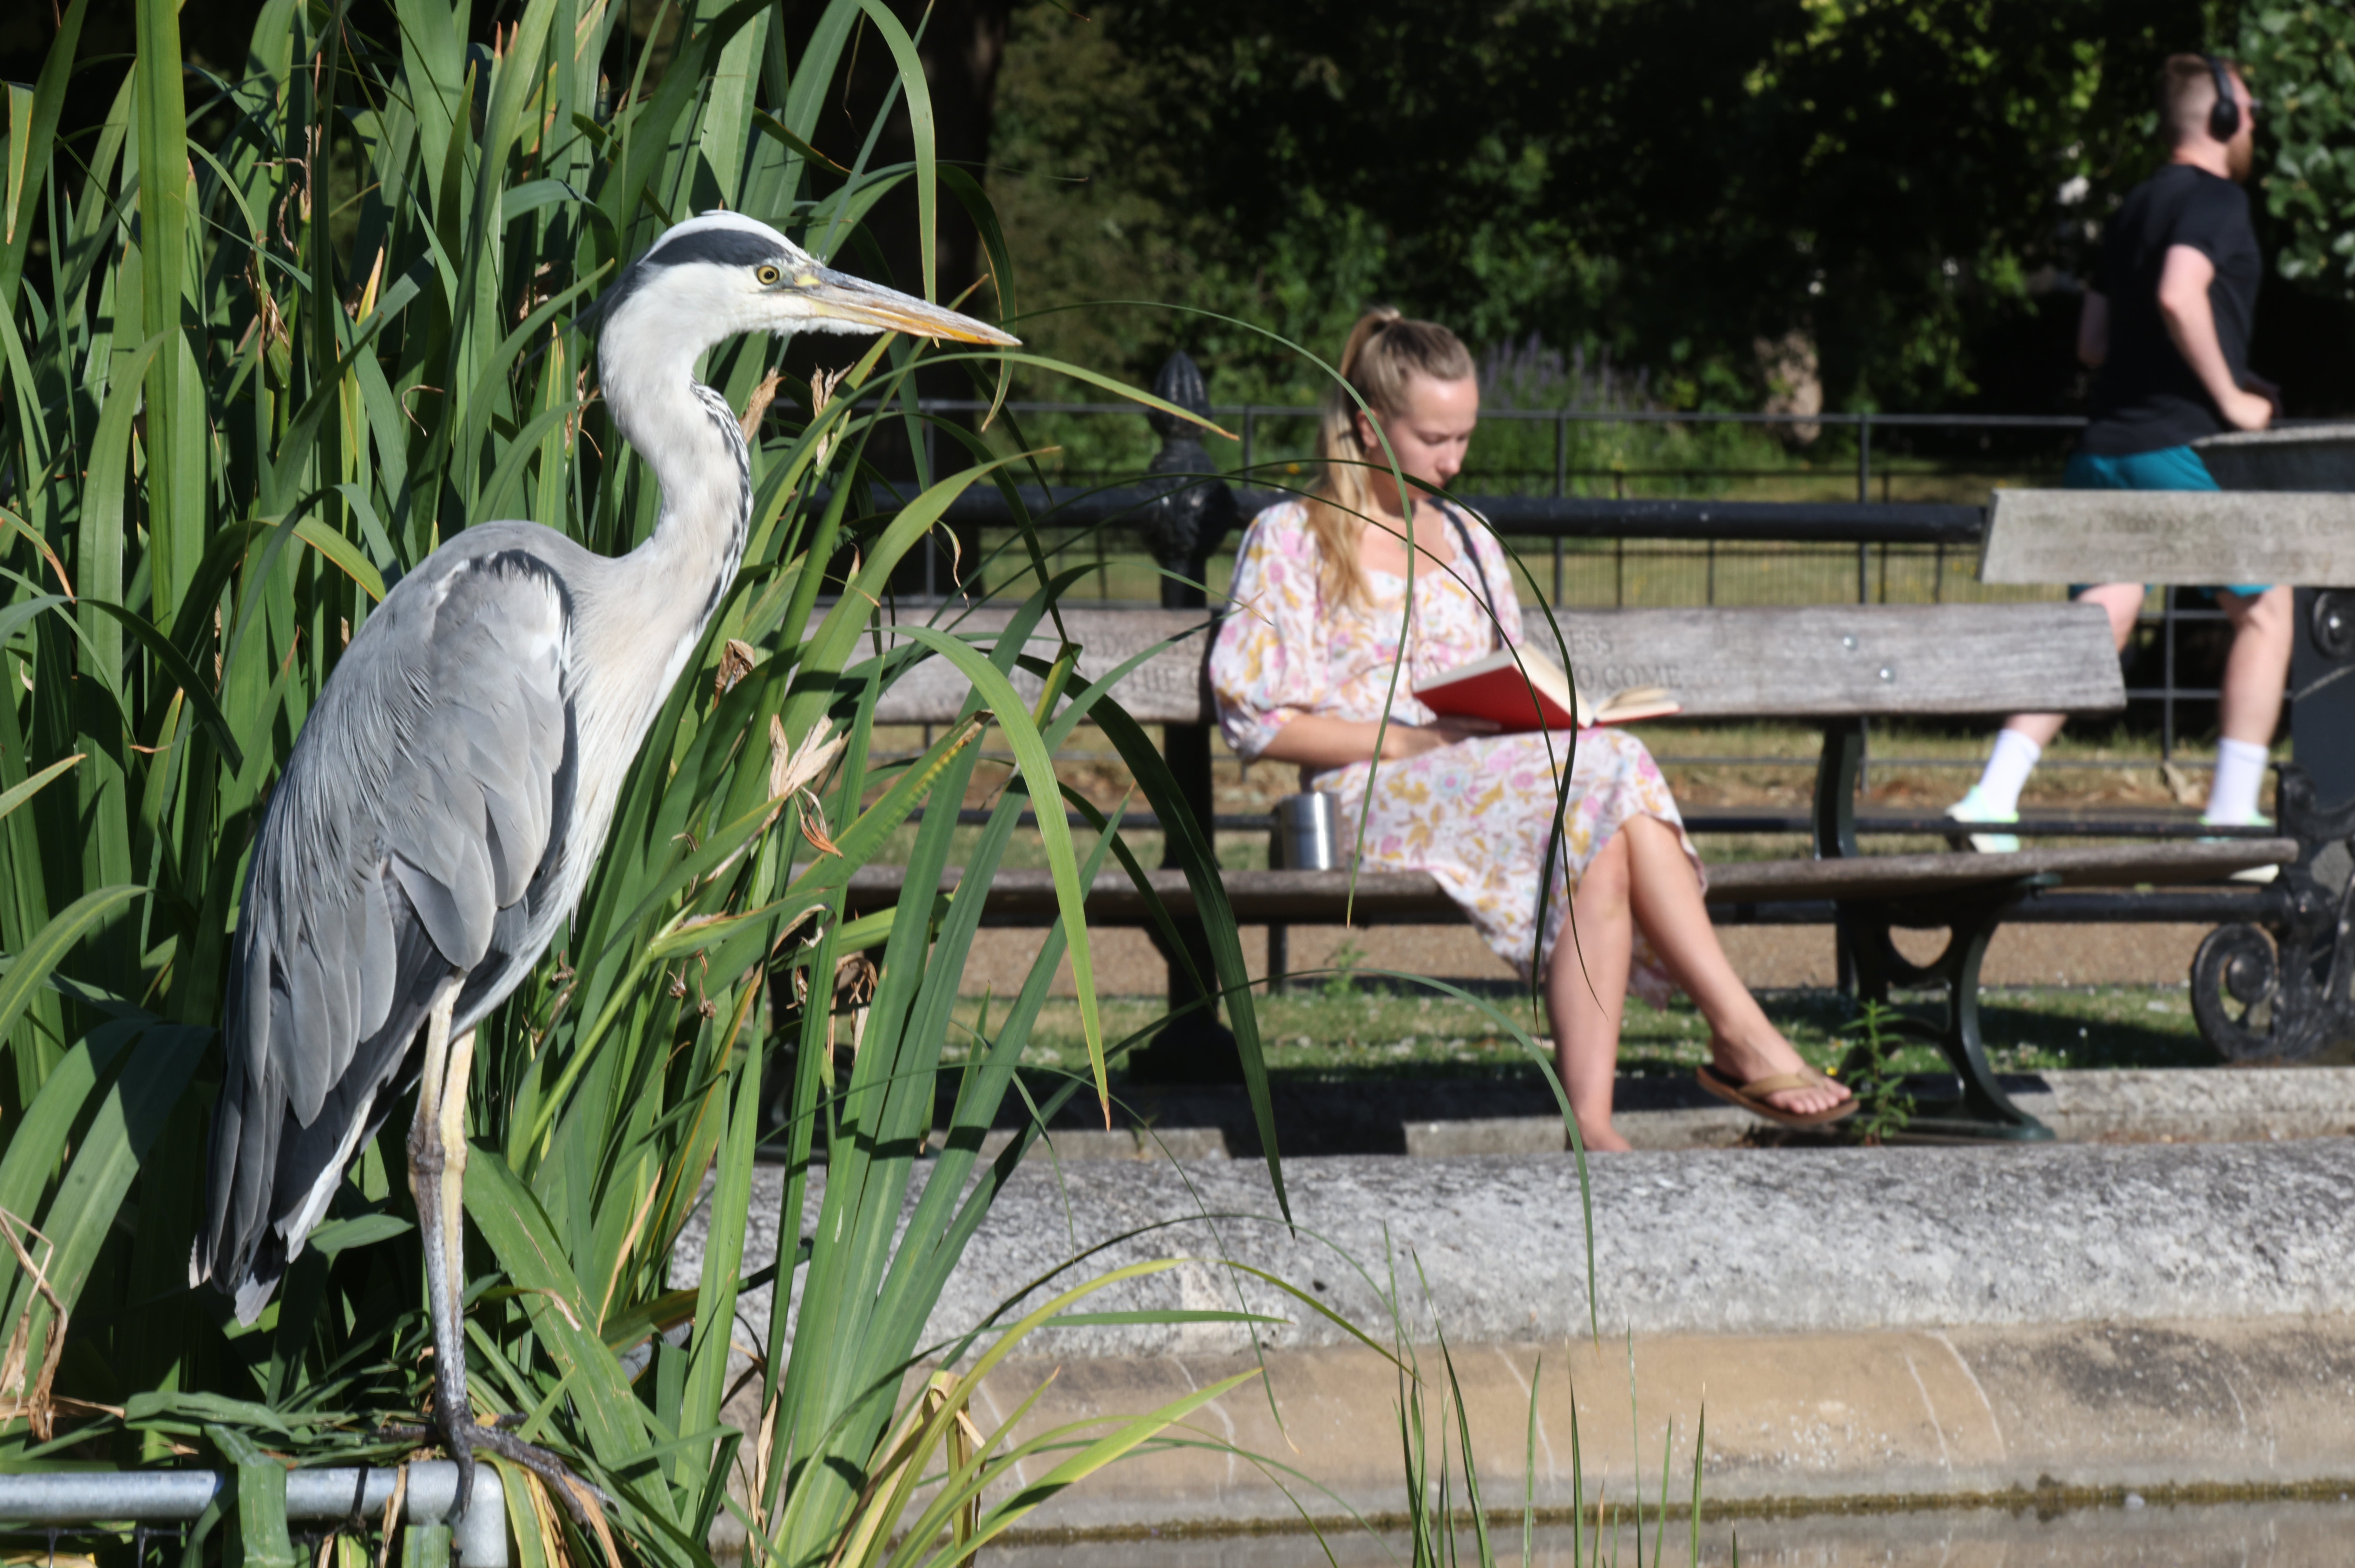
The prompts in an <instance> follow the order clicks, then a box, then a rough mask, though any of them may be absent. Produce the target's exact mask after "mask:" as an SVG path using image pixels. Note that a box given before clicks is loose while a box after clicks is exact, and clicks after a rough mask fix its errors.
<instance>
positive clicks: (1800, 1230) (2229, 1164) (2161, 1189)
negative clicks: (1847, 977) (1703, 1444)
mask: <svg viewBox="0 0 2355 1568" xmlns="http://www.w3.org/2000/svg"><path fill="white" fill-rule="evenodd" d="M1591 1169H1592V1176H1593V1179H1592V1188H1591V1191H1592V1206H1593V1238H1594V1244H1593V1259H1592V1264H1591V1268H1592V1279H1593V1286H1594V1291H1595V1296H1594V1302H1595V1309H1594V1313H1593V1317H1594V1318H1595V1319H1596V1320H1598V1321H1599V1322H1600V1325H1601V1327H1602V1328H1603V1331H1604V1332H1605V1333H1607V1334H1617V1333H1620V1332H1622V1331H1624V1330H1628V1329H1632V1330H1633V1331H1635V1332H1636V1333H1638V1334H1762V1333H1865V1332H1880V1331H1884V1330H1890V1329H1901V1328H1902V1329H1912V1328H1923V1329H1929V1328H1966V1327H1976V1326H1990V1327H1992V1326H2009V1325H2055V1324H2063V1323H2097V1322H2128V1323H2131V1322H2147V1321H2190V1322H2210V1321H2235V1320H2251V1319H2257V1318H2268V1317H2308V1316H2314V1315H2324V1316H2327V1315H2330V1314H2335V1313H2338V1312H2341V1311H2345V1310H2347V1309H2348V1307H2349V1304H2350V1303H2355V1204H2350V1202H2349V1200H2348V1196H2349V1193H2350V1190H2355V1144H2350V1142H2349V1141H2348V1140H2344V1139H2336V1138H2328V1139H2324V1138H2317V1139H2307V1140H2304V1141H2301V1142H2296V1143H2283V1144H2232V1145H2207V1146H2192V1147H2185V1146H2174V1147H2168V1146H2150V1145H2142V1146H2129V1147H2094V1146H2076V1147H2066V1146H2063V1147H2052V1146H2046V1147H2030V1148H2000V1149H1988V1148H1910V1149H1891V1148H1881V1149H1867V1148H1857V1149H1845V1148H1833V1149H1782V1150H1774V1151H1765V1150H1700V1151H1695V1152H1690V1153H1683V1154H1645V1153H1636V1154H1629V1155H1619V1156H1615V1157H1609V1158H1597V1159H1595V1160H1593V1161H1592V1162H1591ZM756 1175H757V1182H756V1187H755V1190H754V1194H753V1200H752V1209H751V1225H750V1228H749V1233H748V1235H747V1237H746V1253H745V1266H746V1267H747V1268H748V1269H750V1268H757V1267H760V1266H762V1265H763V1264H767V1263H768V1262H769V1261H770V1260H771V1259H773V1257H775V1255H776V1244H777V1233H778V1228H779V1227H778V1218H779V1217H778V1214H777V1201H778V1196H779V1193H780V1191H781V1186H782V1178H783V1173H782V1172H781V1171H778V1170H775V1169H766V1170H762V1171H760V1172H758V1173H756ZM1284 1176H1285V1180H1286V1183H1287V1186H1288V1188H1289V1190H1290V1194H1291V1200H1292V1212H1293V1215H1294V1217H1295V1221H1297V1224H1298V1227H1299V1228H1298V1229H1297V1231H1291V1230H1287V1229H1286V1228H1285V1227H1284V1225H1283V1224H1282V1223H1281V1221H1279V1220H1278V1218H1277V1214H1276V1207H1275V1203H1274V1199H1273V1193H1272V1192H1271V1191H1270V1189H1269V1188H1268V1182H1267V1173H1266V1170H1265V1168H1263V1166H1261V1165H1259V1164H1257V1163H1256V1162H1251V1161H1242V1160H1226V1161H1220V1160H1206V1161H1203V1162H1200V1163H1199V1164H1197V1165H1195V1166H1192V1167H1190V1168H1188V1170H1186V1171H1185V1172H1184V1173H1183V1174H1182V1175H1181V1173H1179V1172H1177V1171H1176V1170H1173V1169H1171V1168H1168V1167H1167V1166H1160V1165H1143V1164H1135V1163H1128V1162H1115V1161H1097V1162H1072V1163H1071V1164H1067V1165H1065V1166H1064V1167H1063V1168H1062V1170H1061V1173H1060V1179H1059V1178H1058V1175H1057V1173H1056V1172H1055V1171H1053V1170H1052V1169H1050V1168H1041V1167H1039V1166H1035V1165H1034V1166H1031V1167H1028V1168H1026V1169H1025V1170H1023V1171H1022V1172H1021V1173H1019V1174H1018V1176H1017V1177H1016V1178H1015V1179H1014V1180H1013V1181H1011V1182H1010V1183H1008V1185H1007V1189H1006V1190H1005V1191H1004V1192H1003V1193H1002V1194H1001V1195H1000V1196H999V1198H998V1200H997V1202H996V1206H995V1207H994V1208H993V1209H992V1211H991V1212H990V1215H989V1217H988V1219H987V1220H986V1221H985V1222H984V1224H983V1225H982V1227H981V1228H980V1230H979V1231H978V1232H976V1233H975V1237H974V1240H973V1242H972V1243H971V1245H970V1246H969V1247H968V1248H967V1250H966V1253H965V1257H964V1263H963V1264H962V1265H961V1266H960V1267H959V1268H958V1269H957V1271H956V1273H955V1274H954V1276H953V1277H952V1279H951V1281H950V1284H949V1286H948V1288H947V1290H946V1292H945V1293H944V1294H943V1296H942V1298H941V1302H940V1305H939V1307H938V1308H937V1310H936V1311H935V1313H934V1315H933V1317H932V1329H931V1331H932V1335H933V1336H934V1337H936V1338H947V1337H951V1336H954V1335H955V1334H958V1333H961V1332H963V1331H964V1330H965V1329H966V1328H970V1327H972V1326H974V1325H975V1324H978V1323H981V1322H983V1321H985V1320H986V1319H987V1318H988V1317H990V1316H991V1315H992V1314H993V1313H994V1312H996V1311H997V1310H998V1309H999V1308H1000V1307H1003V1306H1005V1305H1007V1304H1008V1302H1009V1300H1010V1299H1011V1298H1014V1297H1016V1296H1018V1293H1020V1292H1021V1291H1023V1290H1024V1289H1025V1288H1026V1287H1028V1285H1030V1284H1031V1282H1033V1281H1037V1280H1040V1279H1042V1278H1045V1277H1047V1276H1049V1275H1053V1274H1054V1273H1055V1271H1057V1270H1058V1269H1060V1268H1061V1267H1062V1266H1063V1265H1064V1264H1067V1263H1068V1262H1069V1261H1070V1260H1071V1258H1073V1257H1075V1256H1076V1255H1078V1254H1079V1253H1081V1252H1082V1250H1084V1249H1088V1248H1091V1247H1094V1246H1096V1245H1098V1244H1099V1243H1108V1244H1107V1245H1105V1246H1104V1249H1103V1251H1100V1252H1096V1253H1093V1254H1092V1256H1090V1258H1089V1260H1088V1262H1087V1264H1085V1265H1084V1270H1085V1272H1084V1274H1082V1273H1071V1274H1068V1275H1062V1276H1060V1284H1058V1285H1056V1288H1061V1287H1062V1285H1065V1284H1069V1283H1071V1282H1072V1281H1074V1280H1076V1279H1079V1278H1082V1277H1085V1276H1086V1275H1091V1274H1096V1273H1101V1272H1104V1271H1107V1270H1110V1269H1113V1268H1114V1267H1117V1266H1119V1265H1121V1264H1126V1263H1130V1262H1135V1261H1138V1260H1143V1259H1153V1258H1170V1257H1177V1258H1187V1259H1195V1260H1217V1259H1220V1258H1226V1259H1232V1260H1236V1261H1239V1262H1244V1263H1249V1264H1252V1265H1253V1266H1255V1267H1258V1268H1262V1269H1264V1270H1266V1271H1267V1272H1268V1273H1270V1274H1272V1275H1275V1276H1276V1277H1278V1278H1281V1279H1284V1280H1288V1281H1291V1282H1293V1283H1295V1285H1300V1286H1301V1287H1303V1288H1304V1289H1306V1290H1308V1291H1310V1292H1311V1293H1312V1294H1314V1295H1315V1296H1316V1299H1317V1300H1318V1301H1319V1302H1321V1303H1323V1304H1324V1305H1325V1306H1327V1307H1329V1308H1330V1309H1331V1310H1333V1311H1334V1312H1337V1313H1338V1314H1339V1315H1341V1316H1342V1317H1347V1318H1348V1319H1349V1320H1350V1321H1351V1322H1354V1323H1358V1324H1360V1325H1363V1326H1366V1327H1368V1328H1369V1329H1372V1330H1380V1329H1381V1328H1382V1326H1384V1325H1386V1324H1388V1323H1389V1321H1390V1308H1389V1307H1388V1305H1387V1304H1386V1300H1385V1296H1386V1295H1387V1292H1388V1284H1387V1282H1388V1278H1389V1274H1390V1270H1391V1267H1392V1266H1395V1267H1396V1268H1397V1269H1398V1270H1399V1271H1400V1273H1401V1275H1402V1276H1403V1277H1405V1278H1407V1279H1413V1278H1414V1277H1416V1270H1417V1268H1418V1267H1419V1268H1420V1271H1421V1277H1422V1278H1423V1280H1424V1281H1425V1282H1426V1283H1427V1292H1428V1295H1427V1299H1418V1300H1415V1301H1412V1302H1410V1303H1408V1304H1407V1305H1408V1306H1409V1307H1411V1308H1412V1311H1413V1313H1414V1314H1415V1317H1414V1321H1415V1322H1417V1323H1419V1324H1423V1325H1427V1326H1430V1327H1433V1328H1436V1329H1437V1330H1438V1331H1439V1332H1442V1333H1444V1335H1445V1336H1446V1337H1447V1338H1448V1339H1449V1340H1451V1341H1452V1342H1454V1343H1455V1344H1458V1345H1480V1344H1519V1343H1531V1342H1534V1343H1552V1342H1558V1341H1561V1340H1564V1339H1573V1338H1579V1337H1582V1336H1584V1335H1585V1334H1586V1333H1587V1331H1588V1324H1589V1321H1590V1318H1589V1311H1588V1281H1589V1277H1590V1263H1589V1258H1588V1253H1587V1244H1586V1230H1585V1225H1584V1222H1583V1220H1582V1207H1581V1195H1580V1189H1579V1182H1578V1173H1577V1169H1576V1167H1575V1164H1574V1162H1573V1161H1572V1159H1571V1158H1570V1157H1566V1156H1562V1155H1529V1156H1521V1157H1508V1156H1478V1157H1463V1158H1453V1159H1430V1160H1401V1159H1384V1158H1379V1157H1362V1158H1334V1159H1300V1160H1293V1161H1288V1162H1287V1163H1286V1164H1285V1167H1284ZM821 1190H822V1184H821V1183H820V1182H818V1181H815V1180H814V1181H813V1183H812V1190H811V1192H810V1195H809V1203H810V1205H811V1207H810V1208H809V1210H808V1211H807V1214H806V1216H805V1221H804V1222H805V1223H807V1222H810V1221H814V1220H815V1214H816V1204H817V1202H818V1201H819V1198H820V1195H821ZM909 1201H910V1202H911V1203H912V1202H913V1201H914V1195H913V1194H912V1193H911V1196H910V1199H909ZM1198 1216H1209V1217H1198ZM1213 1217H1214V1218H1213ZM1170 1221H1176V1222H1175V1223H1170ZM1148 1227H1149V1228H1148ZM1131 1232H1135V1233H1134V1234H1131ZM794 1233H796V1234H799V1233H802V1231H801V1227H799V1226H796V1227H795V1231H794ZM1123 1236H1126V1238H1127V1239H1125V1240H1115V1239H1114V1238H1117V1237H1123ZM702 1242H703V1237H702V1233H701V1230H700V1224H699V1221H698V1222H696V1223H692V1224H690V1226H689V1228H688V1229H687V1232H686V1233H685V1235H683V1236H682V1238H681V1243H680V1254H679V1259H678V1263H677V1267H676V1268H675V1270H674V1278H675V1279H677V1282H678V1283H679V1284H681V1285H687V1284H691V1283H693V1282H694V1281H695V1280H696V1279H697V1278H698V1276H699V1271H700V1266H701V1260H702ZM1386 1260H1394V1264H1393V1263H1392V1262H1386ZM1378 1282H1379V1283H1380V1288H1378ZM1416 1294H1417V1296H1422V1294H1423V1293H1422V1292H1420V1291H1419V1292H1417V1293H1416ZM1239 1299H1240V1300H1241V1301H1244V1302H1247V1303H1249V1304H1250V1305H1251V1307H1252V1310H1254V1311H1263V1312H1274V1313H1276V1314H1277V1315H1279V1316H1282V1317H1290V1318H1297V1319H1298V1321H1297V1322H1296V1323H1295V1324H1293V1325H1292V1326H1289V1327H1284V1328H1273V1329H1268V1330H1265V1331H1264V1332H1263V1337H1262V1342H1263V1344H1266V1345H1268V1346H1270V1347H1272V1348H1274V1349H1305V1348H1310V1347H1314V1346H1318V1345H1334V1344H1343V1343H1348V1335H1347V1334H1345V1333H1344V1332H1343V1331H1342V1330H1341V1329H1339V1328H1336V1327H1334V1326H1333V1325H1332V1324H1330V1323H1328V1322H1327V1321H1326V1320H1324V1319H1323V1318H1321V1317H1316V1316H1314V1315H1312V1314H1307V1313H1305V1312H1303V1311H1301V1310H1300V1308H1299V1307H1298V1305H1297V1304H1296V1303H1295V1302H1293V1301H1292V1300H1291V1299H1290V1298H1289V1297H1286V1296H1282V1295H1281V1294H1279V1293H1277V1292H1275V1291H1273V1289H1272V1288H1269V1287H1265V1286H1262V1285H1256V1284H1250V1285H1238V1284H1237V1282H1236V1278H1235V1276H1234V1275H1231V1273H1230V1272H1228V1271H1226V1270H1223V1269H1221V1268H1220V1267H1218V1266H1217V1264H1215V1262H1213V1261H1198V1262H1189V1263H1188V1264H1185V1265H1184V1266H1182V1267H1179V1268H1177V1269H1174V1270H1171V1271H1169V1272H1167V1273H1165V1274H1161V1275H1155V1276H1153V1277H1151V1278H1149V1279H1146V1280H1141V1281H1134V1282H1130V1283H1128V1284H1126V1285H1122V1286H1120V1287H1118V1288H1116V1289H1114V1290H1110V1291H1106V1292H1104V1293H1103V1294H1102V1295H1100V1296H1096V1297H1094V1298H1093V1299H1092V1309H1096V1310H1106V1311H1109V1310H1113V1309H1115V1308H1148V1307H1204V1306H1219V1305H1229V1306H1231V1305H1233V1304H1234V1303H1235V1302H1236V1301H1238V1300H1239ZM742 1309H743V1311H744V1313H745V1315H746V1317H748V1319H749V1320H750V1327H751V1329H752V1331H753V1332H754V1333H755V1334H756V1335H765V1333H766V1331H767V1318H768V1312H769V1293H768V1292H767V1291H765V1290H764V1291H762V1292H758V1293H753V1294H751V1295H748V1296H746V1297H745V1300H744V1303H743V1308H742ZM1420 1331H1421V1330H1418V1332H1420ZM1058 1336H1059V1337H1058V1339H1057V1341H1056V1351H1057V1353H1059V1354H1062V1355H1066V1356H1069V1357H1072V1358H1075V1359H1082V1358H1091V1357H1104V1356H1136V1355H1211V1356H1220V1355H1230V1354H1234V1353H1238V1352H1241V1351H1243V1350H1246V1349H1249V1341H1248V1340H1247V1339H1245V1338H1244V1337H1243V1335H1242V1332H1241V1329H1240V1328H1237V1327H1235V1326H1233V1325H1228V1324H1216V1323H1209V1324H1203V1323H1197V1324H1186V1325H1178V1326H1139V1325H1122V1326H1114V1327H1097V1328H1071V1329H1064V1330H1059V1331H1058Z"/></svg>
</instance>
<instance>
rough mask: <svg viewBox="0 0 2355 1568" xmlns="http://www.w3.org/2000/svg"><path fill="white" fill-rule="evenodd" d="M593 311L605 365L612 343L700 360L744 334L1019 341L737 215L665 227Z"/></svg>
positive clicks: (715, 215)
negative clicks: (683, 352)
mask: <svg viewBox="0 0 2355 1568" xmlns="http://www.w3.org/2000/svg"><path fill="white" fill-rule="evenodd" d="M596 309H597V314H598V315H600V316H601V317H602V323H603V325H602V337H603V339H604V353H605V357H606V359H607V361H608V363H609V364H610V363H611V361H612V359H613V350H614V349H615V347H622V346H624V345H625V346H626V347H625V349H624V351H625V352H626V353H630V354H633V355H634V354H637V353H639V352H641V351H655V352H659V351H660V350H661V349H668V350H670V351H671V352H674V353H675V352H677V351H678V350H679V349H681V348H688V350H689V352H690V353H697V354H699V353H700V352H702V350H703V349H704V348H706V347H709V346H710V345H712V344H714V343H718V342H719V341H720V340H722V339H724V338H729V337H733V336H737V335H738V334H740V333H746V332H774V333H789V332H855V333H869V332H904V333H908V334H910V335H911V336H918V337H934V338H943V337H944V338H949V339H951V340H953V341H954V342H958V343H991V344H1000V345H1007V346H1012V345H1014V344H1016V343H1018V342H1019V341H1020V340H1019V339H1018V338H1014V337H1011V336H1007V334H1005V333H1003V332H1000V331H999V330H997V328H996V327H994V326H991V325H988V324H987V323H986V322H979V321H975V319H974V318H973V317H971V316H969V315H958V314H957V313H956V312H954V311H953V310H943V309H942V308H941V307H940V306H939V305H936V304H926V303H925V302H924V301H922V300H920V299H917V298H915V297H913V296H912V295H909V294H903V293H900V292H899V291H898V290H896V289H887V288H884V287H883V286H881V285H880V284H879V283H868V282H867V281H866V280H864V279H862V278H854V277H852V276H851V275H850V274H848V273H847V272H836V271H834V270H833V269H832V268H830V267H826V266H825V265H822V264H821V263H820V262H819V261H818V260H817V258H816V257H815V256H812V255H811V254H810V253H809V252H808V251H805V250H803V249H802V248H801V247H800V246H798V245H796V244H794V242H793V241H792V240H788V239H786V238H785V237H784V236H783V235H782V234H780V233H778V232H777V231H776V230H775V229H772V228H770V227H769V226H768V225H767V224H765V223H762V222H758V221H756V220H755V219H750V218H746V217H745V216H743V215H742V214H741V213H736V212H707V213H704V214H703V215H702V216H701V217H699V218H690V219H687V221H686V222H684V223H678V224H674V225H672V226H671V227H670V228H669V229H665V230H664V231H663V235H662V238H660V239H658V240H655V242H654V246H653V248H652V249H650V250H649V251H646V253H645V255H643V256H641V257H639V258H638V259H637V261H635V262H634V264H633V265H632V266H631V267H630V269H629V270H628V271H627V272H623V274H622V276H621V278H620V280H619V281H617V282H616V283H614V284H613V288H612V289H611V290H610V291H609V292H608V293H606V295H605V297H604V298H603V299H602V300H601V301H600V302H599V303H598V305H597V307H596ZM617 338H619V339H621V340H622V343H621V344H620V345H617V343H616V341H615V340H616V339H617ZM689 346H691V347H689Z"/></svg>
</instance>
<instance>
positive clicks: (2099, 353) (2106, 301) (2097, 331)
mask: <svg viewBox="0 0 2355 1568" xmlns="http://www.w3.org/2000/svg"><path fill="white" fill-rule="evenodd" d="M2108 357H2110V297H2109V296H2108V295H2107V294H2105V293H2102V292H2101V291H2100V290H2098V289H2087V290H2086V291H2085V304H2084V308H2083V310H2081V311H2080V312H2079V313H2078V315H2077V359H2078V362H2079V363H2080V364H2082V365H2083V366H2084V367H2085V368H2087V369H2088V370H2098V369H2100V368H2102V361H2103V360H2105V359H2107V358H2108Z"/></svg>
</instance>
